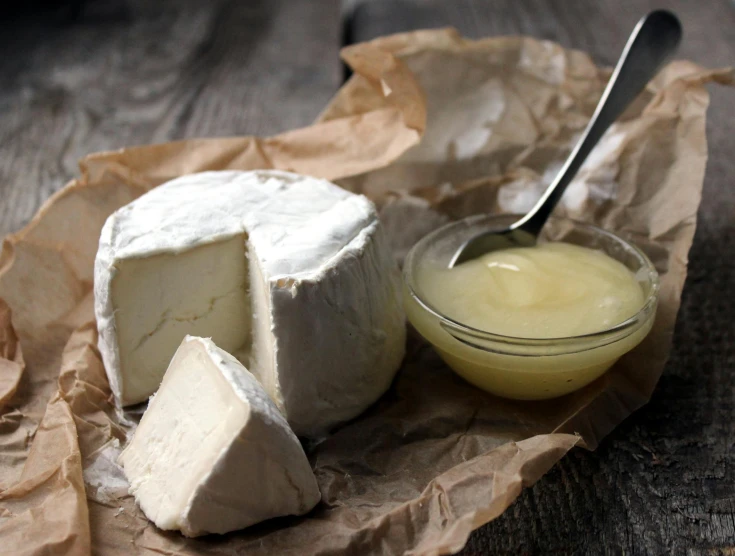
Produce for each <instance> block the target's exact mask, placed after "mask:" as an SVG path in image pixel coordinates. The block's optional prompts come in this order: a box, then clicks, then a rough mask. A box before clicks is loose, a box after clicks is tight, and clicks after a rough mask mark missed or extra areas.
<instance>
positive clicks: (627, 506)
mask: <svg viewBox="0 0 735 556" xmlns="http://www.w3.org/2000/svg"><path fill="white" fill-rule="evenodd" d="M657 7H668V8H670V9H673V10H674V11H676V12H677V13H678V14H679V15H680V17H681V19H682V21H683V23H684V28H685V42H684V44H683V47H682V49H681V56H682V57H687V58H690V59H693V60H694V61H697V62H700V63H702V64H704V65H708V66H717V65H729V64H732V63H733V62H735V8H734V7H733V5H732V4H731V3H729V2H728V1H727V0H712V1H708V2H691V1H687V0H670V1H634V0H624V1H619V0H605V1H597V0H567V1H557V0H485V1H482V0H391V1H383V0H372V1H365V2H363V3H358V4H357V6H356V7H355V9H354V11H353V12H352V16H353V17H352V18H351V29H350V32H349V33H348V35H349V36H351V37H352V39H353V40H355V41H360V40H367V39H370V38H373V37H375V36H378V35H382V34H387V33H393V32H399V31H404V30H408V29H416V28H429V27H444V26H448V25H452V26H455V27H457V28H458V29H460V31H462V33H463V34H465V35H467V36H470V37H481V36H488V35H499V34H516V33H523V34H528V35H532V36H536V37H540V38H545V39H550V40H554V41H557V42H560V43H561V44H563V45H565V46H569V47H574V48H579V49H582V50H586V51H588V52H590V53H591V54H592V56H593V57H594V58H595V60H597V61H598V62H600V63H604V64H612V63H614V62H615V60H616V59H617V57H618V55H619V53H620V51H621V49H622V47H623V44H624V42H625V39H626V37H627V35H628V33H629V32H630V31H631V29H632V28H633V26H634V24H635V22H636V21H637V19H638V18H639V17H640V16H641V15H643V14H644V13H646V12H647V11H649V10H651V9H654V8H657ZM711 92H712V103H711V107H710V112H709V118H708V138H709V149H710V161H709V164H708V168H707V175H706V181H705V187H704V198H703V202H702V206H701V209H700V213H699V217H700V220H699V228H698V232H697V237H696V239H695V243H694V246H693V248H692V252H691V257H690V259H691V260H690V272H689V279H688V281H687V285H686V288H685V291H684V298H683V303H682V308H681V313H680V317H679V323H678V327H677V332H676V336H675V349H674V352H673V355H672V358H671V361H670V363H669V365H668V366H667V369H666V371H665V373H664V376H663V378H662V379H661V382H660V384H659V387H658V390H657V391H656V393H655V395H654V397H653V400H652V402H651V403H650V404H649V405H648V406H647V407H645V408H644V409H642V410H641V411H639V412H638V413H636V414H635V415H633V416H632V417H631V418H630V419H628V421H627V422H626V423H624V424H623V425H622V426H621V427H619V428H618V429H617V430H616V431H615V432H614V433H613V434H612V435H611V436H610V437H609V438H608V439H607V440H606V441H605V442H604V443H603V445H602V446H601V447H600V448H599V449H598V451H597V452H595V453H588V452H583V451H581V450H578V451H575V452H574V453H572V454H571V455H570V456H568V457H567V458H566V459H564V460H563V461H562V462H561V464H560V465H558V466H557V467H556V468H555V469H554V470H553V471H552V472H551V473H549V474H548V475H547V476H546V477H545V478H544V479H543V480H542V481H540V482H539V483H537V484H536V485H535V486H534V487H533V488H531V489H529V490H527V491H525V493H524V494H523V495H522V496H521V497H520V498H519V500H518V501H517V502H516V503H515V504H514V505H513V506H512V507H511V508H510V509H509V510H508V512H506V514H504V515H503V516H502V517H501V518H500V519H498V520H496V521H495V522H493V523H491V524H489V525H488V526H486V527H483V528H482V529H480V530H479V531H477V532H476V533H475V534H474V535H473V536H472V537H471V538H470V541H469V543H468V545H467V548H466V549H465V551H464V553H465V554H497V553H502V554H535V553H547V552H552V553H562V554H565V553H574V554H604V553H612V554H619V553H623V552H625V553H629V554H668V553H672V554H682V553H686V552H693V553H697V554H699V553H702V552H709V551H710V550H713V552H714V553H718V552H717V551H718V550H723V549H727V550H728V553H730V552H731V551H732V550H733V547H734V546H735V453H734V452H733V449H732V448H733V443H734V442H735V404H734V395H733V392H735V377H733V371H735V350H734V346H735V325H733V324H732V318H733V314H735V299H733V297H732V296H731V294H730V293H729V292H732V291H735V264H733V260H732V253H735V224H734V223H733V222H734V220H733V218H734V217H735V187H734V186H733V184H732V179H733V178H732V177H733V175H735V159H734V158H733V154H732V153H733V152H735V135H733V133H732V130H733V129H735V110H733V96H732V95H733V92H732V91H731V90H727V89H723V88H721V87H720V88H713V89H712V91H711Z"/></svg>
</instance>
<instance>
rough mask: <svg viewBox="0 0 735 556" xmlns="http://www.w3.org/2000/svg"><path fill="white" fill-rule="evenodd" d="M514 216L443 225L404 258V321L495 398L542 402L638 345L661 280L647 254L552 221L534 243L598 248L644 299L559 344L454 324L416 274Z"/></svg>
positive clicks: (583, 227) (586, 228) (601, 233)
mask: <svg viewBox="0 0 735 556" xmlns="http://www.w3.org/2000/svg"><path fill="white" fill-rule="evenodd" d="M519 218H520V215H499V216H489V215H480V216H473V217H470V218H466V219H464V220H460V221H457V222H453V223H450V224H447V225H446V226H443V227H442V228H440V229H438V230H436V231H434V232H432V233H430V234H429V235H427V236H426V237H424V238H423V239H421V240H420V241H419V242H418V243H417V244H416V245H414V247H413V248H412V249H411V251H410V252H409V254H408V256H407V257H406V260H405V263H404V267H403V275H404V302H405V305H406V313H407V315H408V319H409V321H410V322H411V324H412V325H413V326H414V328H415V329H416V330H417V331H418V332H419V333H420V334H421V335H422V336H423V337H424V338H425V339H426V340H427V341H429V342H430V343H431V344H432V345H433V346H434V349H436V351H437V352H438V353H439V355H440V356H441V357H442V359H444V361H445V362H446V363H447V365H449V367H451V368H452V370H454V371H455V372H456V373H457V374H458V375H460V376H461V377H463V378H464V379H465V380H467V381H468V382H470V383H472V384H474V385H475V386H477V387H479V388H482V389H483V390H486V391H488V392H490V393H492V394H496V395H498V396H502V397H506V398H513V399H518V400H542V399H548V398H555V397H557V396H563V395H564V394H568V393H570V392H573V391H574V390H577V389H579V388H582V387H583V386H585V385H587V384H589V383H590V382H592V381H593V380H595V379H596V378H598V377H600V376H601V375H602V374H603V373H605V371H607V370H608V369H609V368H610V367H611V366H612V365H613V364H614V363H615V361H617V360H618V359H619V358H620V357H621V356H622V355H623V354H625V353H627V352H628V351H630V350H631V349H633V348H634V347H635V346H637V345H638V344H639V343H640V342H641V341H642V340H643V338H645V337H646V335H647V334H648V332H649V331H650V330H651V326H652V325H653V321H654V317H655V314H656V307H657V305H658V293H659V278H658V273H657V272H656V269H655V268H654V266H653V264H652V263H651V261H650V260H649V259H648V257H646V255H645V254H644V253H643V252H642V251H641V250H640V249H638V248H637V247H635V246H634V245H632V244H630V243H628V242H627V241H625V240H624V239H622V238H620V237H618V236H617V235H615V234H613V233H611V232H608V231H605V230H602V229H601V228H598V227H596V226H592V225H589V224H583V223H580V222H575V221H573V220H568V219H563V218H551V219H550V220H549V222H548V223H547V225H546V226H545V228H544V232H543V234H542V237H540V238H539V242H544V241H564V242H567V243H572V244H576V245H580V246H583V247H588V248H592V249H597V250H600V251H602V252H604V253H605V254H607V255H608V256H610V257H612V258H613V259H615V260H617V261H620V262H621V263H623V264H624V265H625V266H626V267H627V268H628V269H630V270H631V271H632V272H633V274H634V275H635V277H636V279H637V280H638V282H639V284H640V285H641V288H642V289H643V294H644V298H645V301H644V303H643V306H642V307H641V308H640V310H639V311H638V312H637V313H636V314H635V315H633V316H631V317H630V318H628V319H627V320H625V321H623V322H621V323H619V324H617V325H615V326H613V327H611V328H608V329H606V330H603V331H601V332H595V333H591V334H584V335H580V336H571V337H564V338H549V339H547V338H544V339H538V338H520V337H512V336H502V335H499V334H493V333H491V332H488V331H485V330H479V329H477V328H472V327H470V326H467V325H465V324H463V323H461V322H457V321H455V320H452V319H451V318H449V317H447V316H446V315H444V314H442V312H440V311H438V310H437V309H436V308H435V307H434V306H433V305H432V302H431V299H427V297H426V296H425V295H424V294H423V293H422V289H421V276H422V273H423V272H426V271H427V270H428V271H431V269H436V268H437V267H439V268H447V266H448V264H449V260H450V259H451V257H452V255H453V254H454V253H455V251H456V250H457V249H458V248H459V246H460V245H462V243H463V242H464V241H466V240H467V239H469V238H470V237H472V236H474V235H476V234H478V233H480V232H483V231H486V230H491V229H498V228H504V227H507V226H509V225H510V224H512V223H513V222H515V221H517V220H518V219H519Z"/></svg>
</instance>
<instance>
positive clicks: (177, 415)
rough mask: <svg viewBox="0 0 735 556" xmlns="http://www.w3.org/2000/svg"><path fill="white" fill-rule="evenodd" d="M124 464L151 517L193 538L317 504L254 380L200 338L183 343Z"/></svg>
mask: <svg viewBox="0 0 735 556" xmlns="http://www.w3.org/2000/svg"><path fill="white" fill-rule="evenodd" d="M120 463H121V465H122V467H123V469H124V472H125V475H126V477H127V478H128V480H129V482H130V485H131V486H130V492H131V494H133V495H134V496H135V498H136V501H137V502H138V504H139V505H140V507H141V508H142V509H143V511H144V513H145V514H146V516H147V517H148V518H149V519H150V520H151V521H153V522H154V523H155V524H156V525H157V526H158V527H160V528H162V529H167V530H179V531H181V532H182V533H184V534H185V535H187V536H199V535H204V534H207V533H227V532H229V531H234V530H237V529H242V528H244V527H248V526H249V525H252V524H254V523H258V522H259V521H263V520H265V519H270V518H272V517H278V516H283V515H301V514H304V513H306V512H308V511H309V510H310V509H311V508H313V507H314V505H316V504H317V503H318V501H319V499H320V494H319V488H318V486H317V483H316V479H315V477H314V474H313V473H312V471H311V468H310V466H309V462H308V460H307V458H306V455H305V454H304V451H303V448H302V447H301V444H300V443H299V441H298V439H297V438H296V436H295V435H294V434H293V432H292V431H291V430H290V428H289V427H288V424H287V423H286V421H285V419H284V418H283V416H282V415H281V414H280V412H279V411H278V410H277V409H276V407H275V406H274V405H273V403H272V402H271V400H270V399H269V398H268V396H267V394H266V393H265V392H264V391H263V389H262V388H261V386H260V385H259V383H258V382H257V381H256V379H255V377H253V375H251V374H250V373H249V372H248V371H247V370H246V369H245V368H244V367H243V366H242V365H241V364H240V363H239V362H238V361H237V360H236V359H235V358H234V357H232V356H231V355H229V354H228V353H227V352H225V351H223V350H221V349H219V348H218V347H217V346H216V345H215V344H214V343H213V342H212V341H211V340H208V339H204V338H196V337H191V336H187V337H186V338H185V339H184V341H183V342H182V344H181V346H180V348H179V350H177V352H176V354H175V355H174V358H173V359H172V361H171V365H170V366H169V369H168V370H167V372H166V375H165V377H164V380H163V383H162V385H161V389H160V390H159V392H158V393H157V394H156V396H155V397H154V398H153V399H152V401H151V403H150V405H149V407H148V409H147V411H146V413H145V414H144V416H143V418H142V420H141V422H140V425H139V426H138V428H137V430H136V432H135V435H134V437H133V439H132V441H131V442H130V444H129V445H128V446H127V447H126V448H125V450H124V451H123V453H122V454H121V455H120Z"/></svg>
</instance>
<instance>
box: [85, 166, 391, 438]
mask: <svg viewBox="0 0 735 556" xmlns="http://www.w3.org/2000/svg"><path fill="white" fill-rule="evenodd" d="M237 236H242V237H243V238H247V246H245V245H244V246H243V256H245V252H246V251H247V252H248V259H249V270H248V274H249V276H250V278H249V281H250V283H249V284H248V287H249V291H250V295H251V297H253V298H252V299H249V300H248V302H247V303H248V305H249V306H251V307H252V309H251V311H252V313H253V314H252V315H248V317H249V318H251V322H250V325H251V326H250V329H248V330H245V328H248V327H247V326H245V325H244V324H243V323H242V322H239V321H238V322H237V323H236V328H237V330H240V329H241V328H242V336H243V342H244V343H246V344H247V345H244V346H243V348H244V349H243V351H242V352H241V351H238V350H239V346H237V345H234V344H235V343H236V342H234V340H233V338H232V337H226V332H227V331H231V330H232V329H233V326H235V325H230V324H226V323H225V325H221V326H220V325H217V326H213V325H210V324H208V323H207V321H206V320H204V319H203V318H202V315H199V314H196V315H193V316H188V315H177V314H174V313H176V312H177V311H178V310H179V308H178V305H177V304H176V303H175V299H174V298H172V299H171V300H168V301H167V302H166V303H163V301H162V299H163V298H164V297H168V296H167V295H164V294H163V293H162V294H160V295H158V294H155V295H154V294H143V293H142V294H141V295H148V296H149V297H151V299H148V298H147V297H146V298H145V299H142V300H141V301H140V302H139V303H137V304H136V303H133V302H130V304H131V305H135V306H136V311H143V310H146V311H148V310H150V311H152V312H154V316H155V318H154V319H153V320H152V322H154V323H155V322H158V321H157V320H156V319H159V320H160V322H166V319H167V318H170V317H171V316H172V314H173V320H175V321H176V322H175V323H174V324H173V325H172V327H169V328H170V329H171V330H174V332H172V333H171V334H169V335H168V336H166V338H165V339H166V342H165V343H167V345H166V346H165V347H163V348H162V350H163V352H165V355H166V356H167V357H169V356H170V355H171V353H172V352H173V349H175V344H172V342H173V341H174V340H173V339H174V337H175V334H177V333H180V334H181V335H182V337H183V334H184V333H194V334H198V335H203V336H213V339H214V340H215V341H216V342H228V344H227V345H226V346H225V347H226V348H227V349H228V350H229V351H232V352H235V354H236V355H237V356H238V358H240V359H241V361H243V362H245V363H246V364H247V366H248V367H249V368H250V369H251V370H252V371H253V373H254V374H255V375H256V377H258V378H259V380H260V381H261V382H262V383H263V385H264V387H265V389H266V391H267V392H268V394H269V395H270V396H271V397H272V399H273V400H274V401H275V402H276V404H277V406H278V407H279V409H280V410H281V411H282V412H283V413H284V415H285V416H286V418H287V419H288V421H289V423H290V424H291V426H292V428H293V429H294V431H295V432H296V433H297V434H298V435H304V436H317V435H320V434H322V433H324V432H325V431H327V430H328V429H329V428H330V427H332V426H333V425H335V424H337V423H339V422H342V421H344V420H346V419H350V418H352V417H354V416H356V415H358V414H359V413H360V412H361V411H363V410H364V409H365V408H366V407H367V406H369V405H370V404H371V403H373V402H374V401H375V400H376V399H377V398H378V397H379V396H380V395H381V394H382V393H383V392H384V391H385V390H386V389H387V387H388V386H389V384H390V382H391V380H392V378H393V376H394V375H395V372H396V371H397V369H398V367H399V365H400V361H401V359H402V357H403V352H404V344H405V327H404V315H403V309H402V302H401V297H400V295H401V294H400V278H399V273H398V269H397V267H396V265H395V262H394V261H393V259H392V257H391V254H390V252H389V248H388V246H387V243H386V241H385V239H384V238H383V235H382V231H381V228H380V225H379V222H378V219H377V215H376V212H375V209H374V207H373V205H372V203H370V201H369V200H367V199H366V198H365V197H363V196H360V195H354V194H351V193H349V192H347V191H344V190H342V189H341V188H339V187H337V186H335V185H334V184H331V183H329V182H327V181H324V180H318V179H314V178H308V177H304V176H299V175H296V174H290V173H286V172H279V171H271V170H268V171H255V172H205V173H201V174H193V175H189V176H184V177H182V178H178V179H176V180H173V181H171V182H168V183H166V184H164V185H162V186H160V187H158V188H156V189H154V190H152V191H150V192H149V193H147V194H145V195H144V196H142V197H140V198H139V199H137V200H136V201H134V202H133V203H131V204H129V205H127V206H125V207H123V208H122V209H120V210H119V211H117V212H116V213H115V214H113V215H112V216H111V217H110V218H109V219H108V221H107V222H106V224H105V226H104V228H103V231H102V235H101V238H100V247H99V252H98V255H97V260H96V263H95V313H96V316H97V323H98V328H99V332H100V340H99V347H100V352H101V354H102V358H103V361H104V363H105V368H106V370H107V373H108V377H109V379H110V384H111V386H112V390H113V393H114V394H115V397H116V398H117V400H118V402H119V403H120V404H121V405H130V404H133V403H137V402H140V401H143V400H145V399H146V398H147V396H148V395H150V394H151V393H152V392H153V390H151V389H150V387H149V386H150V385H151V384H155V383H156V380H160V376H161V375H162V374H163V371H164V370H165V369H161V368H158V369H157V370H156V369H149V370H146V369H144V367H145V364H140V365H137V366H136V367H135V369H126V368H123V367H124V366H125V365H124V360H125V359H126V357H127V358H130V356H128V355H123V357H121V354H120V337H121V336H125V335H126V334H127V333H125V331H124V330H123V331H120V330H118V326H120V325H121V324H122V320H120V319H116V313H117V312H118V311H120V310H123V311H124V310H126V308H125V307H120V306H117V305H116V303H115V301H114V300H113V296H112V295H111V292H112V291H113V290H114V289H115V288H114V280H115V277H116V276H117V274H118V269H120V268H122V267H123V265H127V264H129V262H130V261H132V260H135V261H140V260H146V261H147V260H154V258H155V257H156V256H162V257H165V256H169V257H170V256H172V255H177V256H180V257H181V256H183V257H182V260H183V258H185V257H188V256H189V255H188V254H189V253H191V252H192V251H193V250H194V248H196V247H201V246H211V247H210V248H209V249H210V251H211V252H212V253H214V255H213V257H214V259H213V260H214V261H215V262H216V261H217V254H216V253H217V252H219V251H218V250H219V249H220V247H219V244H224V243H226V242H227V241H230V242H231V241H233V238H236V237H237ZM174 258H176V257H174ZM149 266H150V267H151V268H153V266H152V265H149ZM204 266H206V265H204ZM224 266H226V265H223V268H224ZM161 272H162V271H161ZM223 272H224V270H223ZM228 272H229V271H228ZM233 272H234V271H233ZM162 274H165V273H163V272H162ZM189 275H190V276H189ZM157 277H159V275H158V274H157V275H155V276H153V278H152V279H151V281H153V282H155V279H156V278H157ZM187 277H188V278H189V279H190V280H191V282H192V283H199V284H201V283H205V284H206V283H207V280H205V279H204V278H202V276H200V275H197V274H196V272H195V271H194V270H192V271H190V272H188V273H187ZM160 279H161V280H163V278H160ZM143 281H145V280H143ZM224 283H226V284H228V286H227V287H229V288H232V283H231V281H230V282H227V281H224V282H223V284H224ZM222 288H225V286H224V285H223V286H222ZM177 291H178V290H177ZM188 293H189V292H187V291H186V288H185V287H183V286H182V291H181V292H180V298H181V299H182V300H184V299H186V298H187V295H188ZM211 293H212V296H213V298H217V296H218V295H219V294H218V292H211ZM197 295H199V294H197ZM235 301H237V300H235ZM238 302H239V301H238ZM182 303H183V301H182ZM118 305H121V304H120V303H118ZM122 305H124V303H122ZM231 306H232V304H230V303H226V304H224V303H223V304H222V308H221V310H222V311H225V308H226V307H231ZM218 310H220V309H219V308H218ZM207 318H210V319H214V320H217V319H220V317H219V316H217V317H216V319H215V317H213V316H212V315H211V314H208V317H207ZM222 318H223V319H224V318H225V317H222ZM226 318H228V319H230V320H237V319H235V317H233V316H232V315H230V316H228V317H226ZM187 319H190V322H192V323H194V324H196V325H198V326H199V328H197V327H195V326H194V324H192V325H191V329H187V326H189V325H188V324H186V325H181V324H180V323H181V322H185V321H187ZM118 320H119V321H120V322H117V321H118ZM131 322H133V321H132V320H131ZM217 322H219V320H217ZM228 322H229V321H228ZM167 324H168V323H167ZM212 326H213V328H214V329H211V327H212ZM167 330H168V329H167ZM178 331H180V332H178ZM148 333H150V335H151V337H150V339H146V338H145V334H148ZM158 333H159V330H158V329H157V328H155V327H154V328H153V330H152V332H151V331H147V330H142V331H141V333H140V334H139V336H140V338H136V341H135V342H129V343H131V344H133V345H137V344H139V343H140V344H141V345H150V344H153V343H154V342H155V340H156V337H154V336H155V334H158ZM128 335H130V334H128ZM123 349H124V350H130V349H131V348H130V347H129V346H128V345H127V344H126V345H125V346H123ZM126 353H127V352H126ZM149 359H150V358H149ZM121 363H122V365H121ZM154 367H155V365H154ZM159 367H160V365H159ZM136 371H137V372H139V373H140V372H143V371H145V372H148V373H149V374H151V377H148V378H145V377H144V378H145V379H144V380H140V379H139V378H137V377H134V376H133V373H134V372H136ZM156 377H158V378H156Z"/></svg>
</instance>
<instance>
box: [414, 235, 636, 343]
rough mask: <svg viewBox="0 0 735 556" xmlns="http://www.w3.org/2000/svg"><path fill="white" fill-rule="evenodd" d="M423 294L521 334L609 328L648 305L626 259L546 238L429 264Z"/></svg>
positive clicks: (470, 320)
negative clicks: (450, 264)
mask: <svg viewBox="0 0 735 556" xmlns="http://www.w3.org/2000/svg"><path fill="white" fill-rule="evenodd" d="M419 284H420V289H421V292H422V294H423V295H422V297H425V299H427V300H429V302H430V304H431V305H433V306H434V307H435V308H436V309H438V310H439V311H440V312H441V313H443V314H444V315H446V316H448V317H449V318H451V319H453V320H455V321H458V322H460V323H462V324H464V325H467V326H470V327H473V328H477V329H480V330H484V331H486V332H492V333H495V334H501V335H504V336H515V337H520V338H561V337H568V336H579V335H581V334H589V333H592V332H599V331H602V330H606V329H608V328H610V327H612V326H614V325H616V324H619V323H621V322H623V321H624V320H626V319H627V318H629V317H631V316H633V315H635V313H636V312H637V311H638V310H639V309H640V308H641V307H642V305H643V301H644V299H643V290H642V289H641V286H640V285H639V284H638V282H637V281H636V278H635V276H634V275H633V273H632V272H631V271H630V270H628V269H627V268H626V267H625V266H624V265H623V264H622V263H620V262H618V261H616V260H614V259H612V258H611V257H609V256H607V255H605V254H604V253H602V252H601V251H595V250H593V249H588V248H586V247H580V246H578V245H571V244H568V243H545V244H540V245H538V246H536V247H526V248H518V249H506V250H502V251H495V252H492V253H489V254H487V255H485V256H483V257H480V258H479V259H475V260H472V261H469V262H466V263H464V264H461V265H458V266H457V267H455V268H452V269H441V268H433V269H426V270H425V272H423V273H422V275H421V276H420V277H419Z"/></svg>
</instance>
